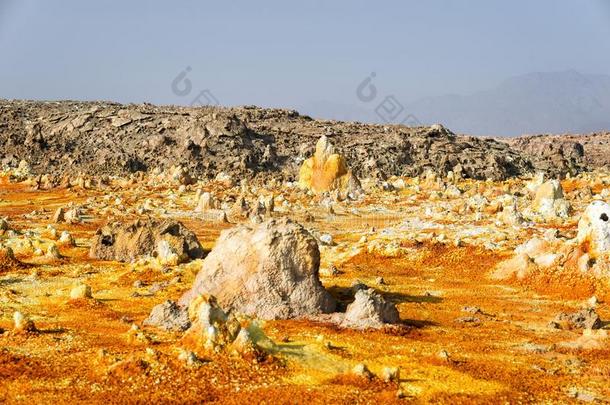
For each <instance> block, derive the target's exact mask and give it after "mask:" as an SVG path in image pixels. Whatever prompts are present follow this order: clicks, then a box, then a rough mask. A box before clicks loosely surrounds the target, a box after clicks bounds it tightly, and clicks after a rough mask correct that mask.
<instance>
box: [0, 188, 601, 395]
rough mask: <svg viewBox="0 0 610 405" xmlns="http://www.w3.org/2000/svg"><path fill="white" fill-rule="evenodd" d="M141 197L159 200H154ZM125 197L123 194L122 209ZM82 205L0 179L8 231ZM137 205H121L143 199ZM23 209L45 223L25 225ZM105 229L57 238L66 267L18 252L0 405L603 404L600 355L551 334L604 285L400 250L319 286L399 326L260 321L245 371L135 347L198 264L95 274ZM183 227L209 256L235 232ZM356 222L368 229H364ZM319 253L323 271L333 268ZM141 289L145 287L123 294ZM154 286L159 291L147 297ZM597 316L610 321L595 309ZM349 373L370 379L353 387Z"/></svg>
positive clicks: (461, 254) (3, 321) (107, 266)
mask: <svg viewBox="0 0 610 405" xmlns="http://www.w3.org/2000/svg"><path fill="white" fill-rule="evenodd" d="M567 187H576V185H570V186H567ZM147 194H148V196H146V197H145V198H155V195H157V196H161V195H163V192H162V191H158V190H150V191H149V192H148V193H147ZM129 195H130V194H129V190H126V191H125V192H124V201H129ZM92 196H97V197H100V196H103V193H102V192H100V191H83V190H81V191H70V190H65V189H57V190H51V191H32V190H31V189H30V188H29V187H28V186H26V185H21V184H10V183H8V182H6V181H0V218H1V217H8V218H9V220H10V223H11V225H12V227H13V229H17V230H27V229H38V230H44V229H45V228H46V226H47V225H48V224H49V223H51V222H52V221H51V219H50V218H51V217H52V214H53V212H54V211H55V210H56V209H57V208H58V207H59V206H66V205H67V204H68V203H69V202H84V201H86V200H87V198H89V197H92ZM136 200H137V199H134V201H133V202H127V203H126V204H136V203H137V201H140V200H141V199H140V200H137V201H136ZM185 209H186V208H185ZM34 210H37V211H41V210H45V211H44V212H45V213H46V214H45V215H40V216H35V217H31V218H28V217H24V215H25V214H29V213H31V212H32V211H34ZM108 219H109V218H108V217H107V216H104V215H93V216H92V217H91V218H90V219H88V220H87V221H85V223H84V224H80V225H68V224H57V225H55V227H56V228H57V229H58V230H59V231H62V230H68V231H69V232H70V233H72V234H73V235H74V236H75V237H76V240H77V247H74V248H70V247H60V251H61V253H62V255H63V256H65V257H64V258H63V259H61V260H59V261H56V262H49V263H42V264H41V263H40V262H39V261H37V259H36V258H33V257H29V256H27V255H21V256H20V255H19V254H17V258H18V259H19V260H20V261H21V262H22V263H23V264H24V265H23V267H22V268H3V269H2V270H1V271H0V331H1V332H2V333H0V403H18V402H23V401H27V402H29V403H41V404H44V403H53V404H55V403H68V402H70V403H74V402H86V403H201V402H216V403H312V404H313V403H346V404H348V403H349V404H351V403H384V404H385V403H393V402H414V403H429V402H434V403H448V404H456V403H482V404H489V403H541V402H547V403H555V402H560V403H566V402H571V401H578V399H577V398H575V397H579V398H584V397H586V396H587V395H591V396H593V397H594V398H596V399H598V400H607V399H608V398H610V387H608V384H607V381H608V377H609V376H610V350H607V349H597V350H576V349H571V348H569V347H567V346H563V345H562V344H563V343H565V342H572V341H574V340H575V339H577V338H578V337H579V336H580V335H581V334H582V333H581V331H570V330H567V331H566V330H555V329H550V328H548V327H547V324H548V322H549V321H550V320H552V319H553V317H554V316H555V315H556V314H557V313H558V312H560V311H563V310H574V309H577V308H578V307H579V306H580V305H581V303H582V301H583V300H585V299H587V298H589V297H590V296H591V295H593V294H597V295H598V297H601V298H602V299H605V288H604V286H603V285H600V283H599V282H598V281H595V280H593V279H589V278H587V277H585V276H582V277H580V278H578V277H574V276H571V277H565V276H564V275H561V274H547V275H545V276H544V277H543V276H540V275H538V276H536V277H532V278H527V279H525V280H520V281H516V280H512V281H510V280H509V281H506V282H499V281H492V280H490V279H489V278H488V277H487V274H488V273H489V272H490V271H491V269H492V268H493V267H494V266H495V265H496V264H497V263H498V262H499V261H501V260H504V259H505V258H506V257H508V255H509V253H510V252H509V251H507V250H506V251H502V250H500V251H490V250H486V249H484V248H482V247H477V246H470V245H466V246H459V247H456V246H453V245H450V244H446V245H441V244H437V243H433V242H422V243H417V242H414V241H410V240H403V241H401V242H400V246H401V247H402V248H403V249H406V252H407V253H404V254H401V255H399V256H396V257H391V256H387V255H382V254H378V253H375V252H370V253H369V252H367V251H364V250H363V251H360V252H359V253H357V254H355V255H353V256H351V257H349V258H347V259H346V260H344V261H342V262H340V264H338V270H339V274H338V275H334V276H323V277H322V281H323V283H324V285H325V286H326V287H327V288H328V289H329V290H330V291H331V293H332V294H334V295H335V297H337V298H338V299H339V300H340V303H341V306H342V307H343V308H344V307H345V306H346V305H347V304H348V303H349V301H350V299H351V298H350V297H351V295H350V293H349V291H350V286H351V285H352V283H353V282H354V280H356V279H358V280H361V281H363V282H365V283H366V284H368V285H370V286H374V287H375V288H376V289H377V290H378V291H380V292H382V293H383V295H384V296H385V297H386V298H387V299H389V300H391V301H393V302H395V303H397V306H398V309H399V311H400V315H401V319H402V325H399V326H398V327H392V328H387V329H382V330H369V331H357V330H349V329H342V328H339V327H338V326H336V325H334V324H331V323H324V322H315V321H312V320H289V321H268V322H265V323H264V324H263V330H264V331H265V333H266V334H267V335H268V336H269V337H270V338H271V339H272V340H273V341H274V342H276V344H277V346H276V349H275V351H274V353H273V354H272V355H270V356H269V357H267V358H266V359H264V360H262V361H254V360H249V359H242V358H239V357H235V356H232V355H230V354H223V353H221V354H210V353H206V352H204V351H202V350H198V348H197V347H193V346H192V345H190V343H189V342H188V341H186V340H185V339H183V337H182V336H181V334H179V333H167V332H161V331H159V330H156V329H154V328H147V327H143V328H142V331H143V334H144V336H145V338H134V337H133V336H132V335H130V334H129V333H128V332H129V330H130V327H131V325H132V324H133V323H136V324H138V325H141V323H142V321H143V320H144V319H145V318H146V317H147V316H148V314H149V312H150V310H151V308H152V307H153V306H154V305H156V304H158V303H160V302H162V301H164V300H166V299H177V298H178V297H180V295H181V294H182V293H183V292H184V291H186V290H187V289H188V288H189V287H190V285H191V282H192V280H193V278H194V276H195V274H196V272H197V270H198V266H199V263H200V262H197V263H195V264H187V265H182V266H180V267H179V268H176V269H171V268H170V269H166V270H163V271H162V270H160V269H158V268H156V267H154V266H148V267H147V266H145V265H144V266H134V265H132V264H121V263H109V262H99V261H95V260H91V259H89V258H88V254H87V253H88V241H89V239H90V238H91V236H92V235H93V233H94V232H95V230H96V229H97V227H98V226H100V225H101V224H103V223H104V222H105V221H107V220H108ZM180 219H181V220H182V221H183V222H184V223H185V225H187V226H188V227H189V228H190V229H192V230H193V231H194V232H195V233H196V234H197V236H198V238H199V239H200V241H201V243H202V244H203V245H204V247H205V248H206V249H211V248H212V247H213V246H214V242H215V240H216V238H217V237H218V235H219V233H220V232H221V231H222V230H223V229H226V228H228V227H230V226H231V225H230V224H211V223H204V222H202V221H199V220H197V219H195V218H190V217H189V215H188V214H185V215H184V216H183V218H180ZM362 221H363V223H364V222H366V226H375V224H376V222H375V218H374V217H370V218H366V221H364V220H362ZM313 226H319V227H320V228H324V229H329V228H331V227H332V228H333V230H334V231H335V232H336V234H338V235H340V237H338V238H343V239H345V240H353V239H356V240H357V237H352V236H351V232H352V231H353V223H350V222H349V221H342V220H341V218H339V219H338V220H336V221H335V222H334V223H333V224H329V223H324V221H319V220H318V221H317V222H316V223H314V225H313ZM358 226H360V224H359V225H358ZM570 229H571V230H572V231H573V226H572V228H570ZM322 254H323V261H329V262H330V261H333V260H330V259H328V258H325V257H324V255H325V253H324V251H323V253H322ZM378 277H383V279H384V281H385V283H383V284H380V283H378V282H377V281H376V280H377V278H378ZM83 280H84V281H86V282H87V284H89V285H90V286H91V287H92V290H93V297H94V300H77V301H70V300H69V298H68V297H69V292H70V289H71V287H72V285H74V284H75V283H76V282H78V281H83ZM136 281H139V282H141V285H142V287H134V282H136ZM160 282H167V286H166V287H164V288H161V289H159V290H157V291H154V292H150V287H152V286H154V285H155V283H160ZM136 292H137V294H134V293H136ZM466 307H476V308H478V310H470V311H469V310H468V308H466ZM465 309H466V310H465ZM14 311H20V312H22V313H24V314H27V315H29V316H30V317H31V318H32V319H33V320H34V322H35V324H36V326H37V328H38V329H39V330H38V331H37V332H29V333H14V332H13V331H12V316H13V313H14ZM598 312H599V314H600V316H601V317H602V319H610V311H608V309H607V307H606V306H605V305H604V304H602V305H601V306H600V308H599V310H598ZM181 349H190V350H194V351H195V352H196V353H197V355H198V357H199V358H200V360H201V363H200V364H198V365H195V366H189V365H187V364H186V363H185V362H184V361H182V360H180V359H179V353H180V350H181ZM358 363H365V364H366V365H367V366H368V368H369V369H370V370H371V371H372V372H373V373H374V374H375V375H376V377H375V378H373V379H372V380H368V379H365V378H362V377H357V376H355V375H353V374H352V373H351V372H350V370H351V369H352V368H353V366H354V365H356V364H358ZM384 367H400V380H399V382H387V383H386V382H384V381H382V379H381V377H380V376H381V374H382V370H383V368H384ZM398 393H400V395H398ZM586 398H588V397H586Z"/></svg>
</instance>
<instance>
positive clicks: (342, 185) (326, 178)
mask: <svg viewBox="0 0 610 405" xmlns="http://www.w3.org/2000/svg"><path fill="white" fill-rule="evenodd" d="M299 185H300V186H301V187H302V188H305V189H308V190H312V191H313V192H315V193H323V192H326V191H333V190H338V191H340V192H347V193H353V192H355V191H360V190H361V187H360V182H359V181H358V179H357V178H356V177H355V176H354V175H353V174H352V172H351V171H350V170H349V169H348V168H347V164H346V162H345V158H344V157H343V156H341V155H339V154H338V153H335V149H334V147H333V145H332V144H331V143H330V141H329V140H328V138H327V137H326V136H322V137H321V138H320V139H319V140H318V143H317V144H316V152H315V153H314V155H313V156H312V157H311V158H309V159H307V160H306V161H305V162H303V165H302V166H301V170H300V172H299Z"/></svg>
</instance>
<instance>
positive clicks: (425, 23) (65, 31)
mask: <svg viewBox="0 0 610 405" xmlns="http://www.w3.org/2000/svg"><path fill="white" fill-rule="evenodd" d="M568 69H575V70H578V71H580V72H583V73H600V74H610V0H582V1H577V0H537V1H531V0H527V1H526V0H513V1H493V0H471V1H467V0H462V1H457V0H455V1H452V0H426V1H383V0H380V1H367V2H365V1H358V0H334V1H318V0H309V1H287V0H283V1H265V0H259V1H255V2H253V1H243V0H239V1H186V0H185V1H173V2H168V1H156V0H148V1H124V0H123V1H115V0H106V1H103V0H100V1H94V2H88V1H82V0H79V1H74V0H64V1H48V0H47V1H43V0H0V98H19V99H23V98H25V99H46V100H55V99H74V100H99V99H102V100H112V101H119V102H137V103H139V102H151V103H155V104H180V105H188V104H192V103H193V102H194V100H200V101H202V100H213V101H214V102H218V103H220V104H222V105H246V104H255V105H259V106H265V107H285V108H298V107H299V106H304V105H308V104H309V103H312V102H318V101H322V102H328V103H345V104H352V105H358V104H359V103H360V102H361V101H360V100H359V99H358V98H357V95H356V89H357V87H358V85H359V84H360V83H361V82H362V81H363V80H364V79H366V78H367V77H369V75H371V73H374V74H375V85H376V86H377V87H378V88H380V89H384V90H383V91H384V92H386V93H392V94H395V95H396V97H397V98H399V99H400V100H403V101H404V102H408V101H412V100H416V99H419V98H421V97H427V96H434V95H442V94H468V93H472V92H476V91H478V90H482V89H486V88H489V87H492V86H495V85H497V84H498V83H499V82H501V81H503V80H505V79H506V78H508V77H511V76H515V75H520V74H524V73H529V72H547V71H563V70H568ZM181 73H182V76H180V75H181ZM202 94H203V98H202V96H201V95H202Z"/></svg>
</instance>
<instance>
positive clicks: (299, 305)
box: [180, 218, 335, 319]
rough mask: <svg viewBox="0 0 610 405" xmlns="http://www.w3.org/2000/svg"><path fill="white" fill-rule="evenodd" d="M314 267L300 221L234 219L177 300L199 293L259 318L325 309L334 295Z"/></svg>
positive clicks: (314, 248) (314, 255)
mask: <svg viewBox="0 0 610 405" xmlns="http://www.w3.org/2000/svg"><path fill="white" fill-rule="evenodd" d="M319 268H320V251H319V250H318V244H317V242H316V240H315V238H314V237H313V236H311V234H309V232H307V230H305V228H303V227H302V226H301V225H299V224H297V223H295V222H292V221H290V220H288V219H285V218H284V219H277V220H275V219H272V220H268V221H266V222H263V223H261V224H258V225H255V226H252V227H250V226H245V225H240V226H237V227H235V228H233V229H229V230H226V231H224V232H222V234H221V235H220V238H219V239H218V241H217V242H216V246H215V247H214V249H213V250H212V251H211V252H210V254H209V255H208V256H207V257H206V259H205V260H204V262H203V265H202V269H201V270H200V272H199V274H198V275H197V278H196V279H195V282H194V284H193V287H192V289H191V290H190V291H188V292H187V293H186V294H185V295H184V296H183V297H182V298H181V299H180V304H181V305H183V306H188V305H189V304H190V303H191V301H193V300H194V299H196V298H197V297H198V296H201V295H202V294H203V295H212V296H215V297H216V299H217V300H218V303H219V304H220V306H221V307H222V308H224V309H225V310H228V311H235V312H238V313H242V314H245V315H250V316H254V317H257V318H261V319H287V318H295V317H303V316H307V315H315V314H319V313H329V312H332V311H333V310H334V309H335V300H334V299H333V298H332V296H331V295H330V294H329V293H328V292H327V291H326V290H325V289H324V287H323V286H322V284H321V283H320V280H319V278H318V273H319Z"/></svg>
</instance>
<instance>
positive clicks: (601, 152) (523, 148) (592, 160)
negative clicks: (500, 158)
mask: <svg viewBox="0 0 610 405" xmlns="http://www.w3.org/2000/svg"><path fill="white" fill-rule="evenodd" d="M503 141H505V142H506V143H507V144H509V145H510V146H511V147H512V148H513V149H515V150H516V151H518V152H520V153H522V154H523V156H524V157H526V158H527V159H529V160H531V161H532V163H533V165H534V166H535V167H536V169H537V170H541V171H545V172H546V173H547V174H548V175H549V176H552V177H555V176H557V175H562V174H565V173H572V174H574V173H577V172H579V171H582V170H594V169H602V168H608V167H610V132H598V133H591V134H583V135H578V134H565V135H533V136H520V137H518V138H513V139H504V140H503Z"/></svg>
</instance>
